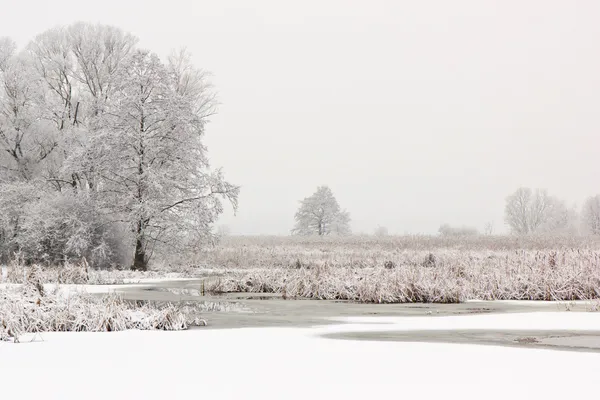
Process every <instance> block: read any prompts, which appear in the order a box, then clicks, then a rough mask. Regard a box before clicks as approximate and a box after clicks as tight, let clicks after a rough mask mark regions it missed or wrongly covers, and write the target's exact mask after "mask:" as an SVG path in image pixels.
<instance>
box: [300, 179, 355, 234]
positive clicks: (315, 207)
mask: <svg viewBox="0 0 600 400" xmlns="http://www.w3.org/2000/svg"><path fill="white" fill-rule="evenodd" d="M294 218H295V220H296V225H295V227H294V229H293V230H292V234H294V235H307V236H308V235H319V236H326V235H331V234H335V235H348V234H350V214H349V213H348V212H347V211H345V210H341V209H340V206H339V204H338V202H337V200H336V199H335V197H334V196H333V192H332V191H331V189H330V188H329V187H327V186H319V187H318V188H317V191H316V192H315V193H314V194H313V195H312V196H310V197H307V198H305V199H304V200H302V201H301V202H300V208H299V209H298V211H297V212H296V215H295V216H294Z"/></svg>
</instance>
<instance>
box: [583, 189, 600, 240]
mask: <svg viewBox="0 0 600 400" xmlns="http://www.w3.org/2000/svg"><path fill="white" fill-rule="evenodd" d="M581 222H582V225H583V229H584V232H586V233H589V234H592V235H600V195H595V196H592V197H589V198H588V199H587V200H586V201H585V203H584V204H583V208H582V210H581Z"/></svg>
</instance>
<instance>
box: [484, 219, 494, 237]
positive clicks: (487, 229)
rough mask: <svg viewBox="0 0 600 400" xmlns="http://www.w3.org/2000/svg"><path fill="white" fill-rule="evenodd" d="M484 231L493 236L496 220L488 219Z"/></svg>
mask: <svg viewBox="0 0 600 400" xmlns="http://www.w3.org/2000/svg"><path fill="white" fill-rule="evenodd" d="M483 233H484V234H485V235H486V236H491V235H492V234H493V233H494V222H493V221H488V222H486V223H485V224H484V225H483Z"/></svg>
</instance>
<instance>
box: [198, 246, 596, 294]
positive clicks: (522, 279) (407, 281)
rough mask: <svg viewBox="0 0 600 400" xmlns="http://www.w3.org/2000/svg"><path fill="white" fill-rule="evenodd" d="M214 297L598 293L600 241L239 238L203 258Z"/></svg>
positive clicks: (201, 264) (209, 250)
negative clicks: (210, 274) (218, 294)
mask: <svg viewBox="0 0 600 400" xmlns="http://www.w3.org/2000/svg"><path fill="white" fill-rule="evenodd" d="M196 262H197V264H196V266H197V267H198V268H200V269H202V268H212V269H215V270H217V271H219V270H220V271H222V272H223V274H224V276H223V277H220V278H219V279H213V280H211V281H210V285H209V286H208V287H207V290H210V291H212V292H259V293H260V292H265V293H280V294H282V295H283V296H285V297H288V298H296V297H298V298H310V299H328V300H352V301H360V302H375V303H406V302H434V303H456V302H462V301H465V300H474V299H477V300H589V299H597V298H598V297H600V239H599V238H595V237H581V238H572V237H569V238H567V237H562V238H556V237H529V238H518V237H472V238H441V237H427V236H423V237H420V236H405V237H384V238H375V237H347V238H325V239H322V238H298V237H260V238H259V237H231V238H224V239H223V240H222V241H221V242H220V243H219V244H218V245H217V246H215V247H212V248H207V249H205V250H204V251H202V252H201V253H200V254H198V255H197V258H196Z"/></svg>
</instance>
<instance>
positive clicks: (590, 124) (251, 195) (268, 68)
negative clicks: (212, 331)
mask: <svg viewBox="0 0 600 400" xmlns="http://www.w3.org/2000/svg"><path fill="white" fill-rule="evenodd" d="M0 10H2V11H1V13H0V36H11V37H12V38H13V39H15V40H17V42H18V43H19V45H21V46H23V45H25V44H26V43H27V41H28V40H30V39H32V38H33V37H34V36H35V35H36V34H38V33H41V32H43V31H44V30H46V29H48V28H51V27H53V26H56V25H66V24H70V23H72V22H76V21H86V22H100V23H104V24H111V25H116V26H118V27H120V28H122V29H124V30H126V31H129V32H132V33H133V34H135V35H137V36H138V37H139V38H140V44H141V45H142V46H144V47H147V48H150V49H151V50H154V51H156V52H157V53H159V54H161V55H165V54H167V53H168V52H169V51H170V50H171V49H173V48H179V47H182V46H185V47H187V48H188V49H189V50H190V51H191V52H192V53H193V54H194V59H195V62H196V64H197V65H198V66H200V67H202V68H204V69H207V70H209V71H211V72H212V73H213V74H214V77H213V82H214V84H215V85H216V87H217V89H218V91H219V98H220V101H221V103H222V104H221V106H220V111H219V114H218V115H217V116H215V117H213V118H212V122H211V123H210V124H209V125H208V129H207V144H208V146H209V153H210V155H211V159H212V160H213V166H215V167H216V166H223V167H224V170H225V173H226V176H227V177H228V179H229V180H230V181H232V182H233V183H236V184H239V185H241V186H242V193H241V196H240V209H239V211H238V214H237V216H236V217H233V215H232V213H231V212H227V213H226V214H225V215H224V217H223V218H222V223H224V224H227V225H228V226H229V227H230V228H231V230H232V232H233V233H239V234H287V233H288V232H289V230H290V229H291V228H292V225H293V215H294V212H295V211H296V208H297V206H298V200H301V199H302V198H304V197H306V196H309V195H310V194H312V193H313V191H314V190H315V189H316V187H317V186H318V185H322V184H327V185H329V186H330V187H331V188H332V190H333V192H334V194H335V195H336V197H337V199H338V201H339V203H340V205H341V206H342V207H343V208H346V209H348V211H350V213H351V216H352V219H353V221H352V228H353V230H354V231H356V232H361V231H362V232H372V231H373V229H374V228H375V227H376V226H377V225H383V226H387V227H388V228H389V230H390V232H392V233H404V232H413V233H417V232H421V233H433V232H435V231H437V228H438V227H439V225H440V224H441V223H444V222H447V223H450V224H458V225H463V224H464V225H472V226H476V227H478V228H482V227H483V224H484V223H485V222H487V221H495V229H496V231H497V232H498V231H501V230H503V229H504V223H503V216H502V214H503V207H504V198H505V197H506V196H507V195H508V194H509V193H510V192H512V191H514V190H515V189H516V188H517V187H518V186H520V185H524V186H531V187H542V188H547V189H548V190H549V191H550V192H551V194H555V195H558V196H560V197H562V198H564V199H565V200H567V201H568V202H569V204H573V203H577V204H581V203H582V201H583V200H584V198H585V197H586V196H589V195H592V194H596V193H600V182H599V177H600V163H599V162H598V159H597V157H596V154H597V153H598V150H600V149H599V144H600V140H599V139H598V137H599V128H600V113H599V111H600V56H598V38H599V37H600V24H599V23H598V21H599V20H600V2H598V1H595V0H587V1H584V0H571V1H563V0H537V1H534V0H497V1H491V0H453V1H447V0H429V1H400V0H395V1H394V0H368V1H367V0H363V1H356V0H304V1H294V2H290V1H283V0H253V1H247V0H246V1H244V0H219V1H204V0H189V1H184V0H169V1H160V2H159V1H143V0H104V1H102V2H90V3H87V2H82V1H81V0H77V1H75V0H53V1H41V0H40V1H24V0H23V1H13V0H10V1H7V0H0Z"/></svg>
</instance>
